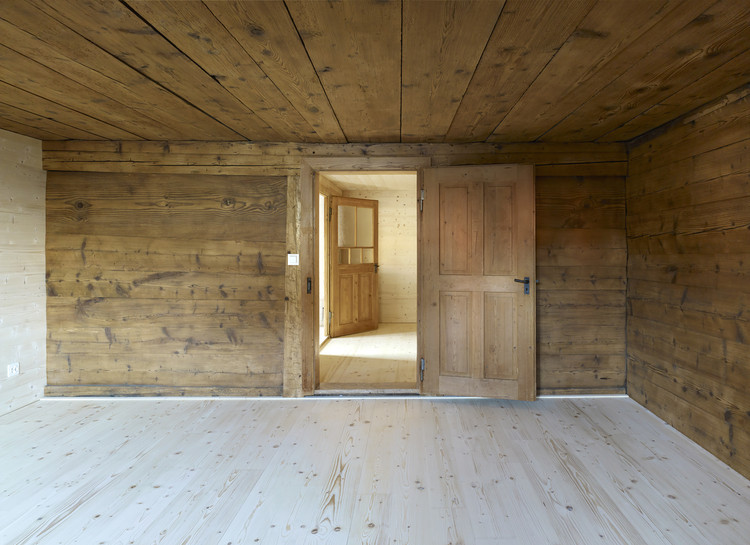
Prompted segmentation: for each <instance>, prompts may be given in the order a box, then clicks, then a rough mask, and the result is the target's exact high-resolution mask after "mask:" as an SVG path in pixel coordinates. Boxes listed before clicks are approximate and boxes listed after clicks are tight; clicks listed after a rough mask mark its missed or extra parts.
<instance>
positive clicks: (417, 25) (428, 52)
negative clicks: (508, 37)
mask: <svg viewBox="0 0 750 545" xmlns="http://www.w3.org/2000/svg"><path fill="white" fill-rule="evenodd" d="M504 4H505V0H492V1H489V2H488V1H478V2H477V1H469V2H466V1H462V2H455V1H449V2H432V1H429V0H427V1H425V0H411V1H407V2H404V3H403V16H402V18H403V20H402V33H403V44H402V53H401V58H402V68H401V73H402V80H403V81H402V87H403V90H402V93H401V109H402V115H401V118H402V120H401V141H402V142H430V141H441V140H443V138H444V137H445V135H446V134H447V133H448V129H449V128H450V125H451V122H452V121H453V117H454V116H455V114H456V111H457V109H458V106H459V104H460V103H461V100H462V98H463V96H464V94H465V92H466V89H467V87H468V86H469V82H470V81H471V77H472V75H473V74H474V71H475V70H476V67H477V64H478V62H479V59H480V57H481V56H482V53H483V52H484V48H485V47H486V45H487V41H488V40H489V37H490V35H491V34H492V30H493V29H494V27H495V23H496V22H497V19H498V16H499V15H500V11H501V10H502V9H503V6H504ZM465 28H471V29H472V32H471V33H462V32H461V29H465ZM431 65H432V66H433V68H432V69H431V70H426V67H428V66H431ZM438 89H439V92H437V91H438Z"/></svg>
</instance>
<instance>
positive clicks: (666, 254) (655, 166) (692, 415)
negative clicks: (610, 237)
mask: <svg viewBox="0 0 750 545" xmlns="http://www.w3.org/2000/svg"><path fill="white" fill-rule="evenodd" d="M746 94H747V93H746V92H744V93H739V94H738V95H736V96H734V97H732V95H729V97H728V98H727V100H726V102H728V104H726V105H725V106H723V107H718V105H712V106H711V107H707V108H706V109H704V110H703V111H699V112H697V113H695V114H694V115H692V116H690V117H688V118H684V119H680V120H677V121H676V122H674V123H672V124H671V126H669V127H668V128H666V129H665V130H662V131H660V132H659V133H657V134H654V135H651V137H647V138H644V139H642V140H641V141H640V142H637V143H635V145H634V146H633V147H632V149H631V155H630V175H629V177H628V184H627V186H628V252H629V266H628V299H627V302H628V393H629V394H630V396H631V397H633V398H634V399H635V400H636V401H638V402H639V403H641V404H643V405H644V406H646V407H647V408H648V409H649V410H651V411H653V412H654V413H656V414H657V415H658V416H660V417H661V418H663V419H664V420H666V421H667V422H668V423H670V424H672V425H673V426H674V427H676V428H677V429H678V430H680V431H681V432H683V433H684V434H686V435H687V436H688V437H690V438H691V439H693V440H694V441H696V442H697V443H699V444H700V445H702V446H703V447H704V448H706V449H707V450H709V451H710V452H712V453H713V454H715V455H716V456H718V457H719V458H721V459H722V460H724V461H725V462H726V463H728V464H729V465H731V466H732V467H733V468H735V469H736V470H737V471H739V472H740V473H742V474H744V475H745V476H747V477H750V315H749V312H748V311H749V310H750V273H749V272H748V271H749V270H750V269H748V265H749V264H750V97H748V96H745V97H744V98H741V97H742V95H746ZM733 98H734V100H733V101H732V99H733Z"/></svg>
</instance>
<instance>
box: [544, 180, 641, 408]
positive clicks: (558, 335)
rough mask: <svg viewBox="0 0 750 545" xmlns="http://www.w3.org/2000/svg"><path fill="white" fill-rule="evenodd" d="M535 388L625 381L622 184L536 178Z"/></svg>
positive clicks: (583, 387)
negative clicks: (536, 357) (536, 378)
mask: <svg viewBox="0 0 750 545" xmlns="http://www.w3.org/2000/svg"><path fill="white" fill-rule="evenodd" d="M536 192H537V195H536V200H537V242H536V244H537V276H538V279H539V286H538V295H537V320H538V322H537V343H538V354H539V355H538V362H539V363H538V365H539V371H538V387H539V389H540V392H542V393H551V392H561V391H570V392H583V391H589V392H621V391H623V390H624V387H625V336H624V331H625V285H626V284H625V282H626V281H625V278H626V259H627V256H626V240H625V183H624V179H623V178H622V177H583V176H579V177H537V182H536Z"/></svg>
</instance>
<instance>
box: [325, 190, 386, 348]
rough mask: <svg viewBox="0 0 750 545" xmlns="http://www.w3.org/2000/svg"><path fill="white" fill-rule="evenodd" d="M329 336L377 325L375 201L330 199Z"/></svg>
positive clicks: (376, 214) (360, 330) (376, 208)
mask: <svg viewBox="0 0 750 545" xmlns="http://www.w3.org/2000/svg"><path fill="white" fill-rule="evenodd" d="M331 209H332V214H331V229H330V232H331V237H330V238H331V286H332V288H331V311H332V316H331V327H330V333H329V334H330V336H331V337H340V336H342V335H351V334H352V333H362V332H364V331H370V330H372V329H377V327H378V318H379V317H378V281H377V260H378V224H377V221H378V202H377V201H373V200H369V199H354V198H349V197H332V198H331Z"/></svg>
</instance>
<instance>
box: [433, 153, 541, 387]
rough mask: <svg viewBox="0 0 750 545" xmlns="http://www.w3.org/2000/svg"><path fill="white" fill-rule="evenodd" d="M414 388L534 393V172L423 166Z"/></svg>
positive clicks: (520, 167)
mask: <svg viewBox="0 0 750 545" xmlns="http://www.w3.org/2000/svg"><path fill="white" fill-rule="evenodd" d="M424 189H425V193H424V207H423V214H422V245H421V252H422V278H421V281H422V288H421V289H422V303H421V304H422V311H421V313H422V321H423V328H424V329H423V332H424V333H423V334H424V341H423V344H422V346H423V347H424V348H423V353H424V359H425V367H424V384H423V388H422V390H423V392H424V393H428V394H437V395H460V396H485V397H498V398H508V399H524V400H533V399H534V398H535V396H536V319H535V318H536V303H535V300H536V297H535V289H534V288H535V283H536V277H535V276H536V275H535V265H536V264H535V240H534V238H535V219H534V215H535V206H534V168H533V166H530V165H488V166H471V167H447V168H436V169H425V171H424Z"/></svg>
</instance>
